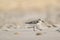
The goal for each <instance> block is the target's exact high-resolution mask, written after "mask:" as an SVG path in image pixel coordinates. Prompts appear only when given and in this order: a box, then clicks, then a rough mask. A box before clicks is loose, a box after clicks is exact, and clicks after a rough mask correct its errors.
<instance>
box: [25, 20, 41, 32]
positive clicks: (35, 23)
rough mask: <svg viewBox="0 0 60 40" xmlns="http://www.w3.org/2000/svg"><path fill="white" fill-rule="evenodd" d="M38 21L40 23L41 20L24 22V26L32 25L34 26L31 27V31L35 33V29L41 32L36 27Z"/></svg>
mask: <svg viewBox="0 0 60 40" xmlns="http://www.w3.org/2000/svg"><path fill="white" fill-rule="evenodd" d="M39 21H41V19H38V20H33V21H30V22H25V24H29V25H31V24H32V25H34V26H33V27H32V28H33V31H35V28H36V29H38V30H40V31H41V29H39V28H38V26H37V23H39Z"/></svg>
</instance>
